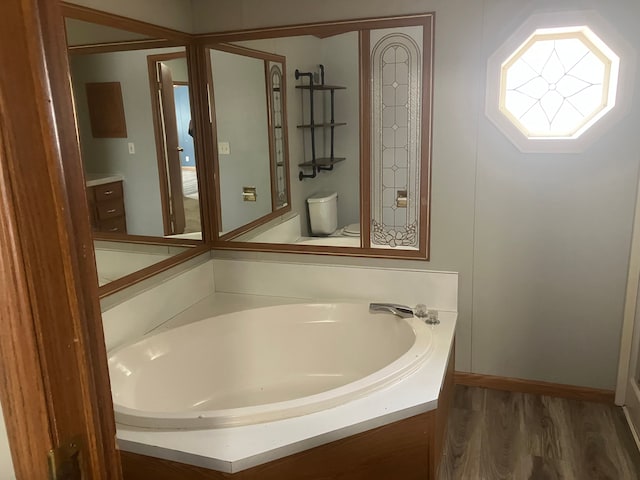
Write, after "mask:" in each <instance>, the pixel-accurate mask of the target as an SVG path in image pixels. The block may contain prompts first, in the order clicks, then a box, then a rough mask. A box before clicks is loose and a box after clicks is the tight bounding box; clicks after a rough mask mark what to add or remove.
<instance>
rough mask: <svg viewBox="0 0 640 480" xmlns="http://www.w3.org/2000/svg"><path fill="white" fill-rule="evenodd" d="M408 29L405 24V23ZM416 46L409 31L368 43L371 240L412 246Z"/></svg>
mask: <svg viewBox="0 0 640 480" xmlns="http://www.w3.org/2000/svg"><path fill="white" fill-rule="evenodd" d="M407 30H410V29H407ZM422 68H423V67H422V51H421V48H420V46H419V45H418V43H417V42H416V40H415V39H414V38H412V36H410V35H409V34H405V33H397V30H396V32H394V33H390V34H387V35H384V36H382V38H380V39H379V40H378V41H377V42H375V43H373V48H372V49H371V72H372V90H371V95H372V102H371V109H372V112H371V113H372V120H373V122H372V139H371V143H372V149H371V151H372V152H373V158H372V197H371V246H372V247H374V248H376V247H379V248H384V247H387V248H388V247H397V246H398V247H399V246H402V247H405V248H406V247H409V248H414V247H415V248H418V231H419V227H420V225H419V211H420V210H419V209H420V205H419V199H420V178H421V176H420V154H421V152H420V146H421V143H422V142H421V138H420V136H421V105H422Z"/></svg>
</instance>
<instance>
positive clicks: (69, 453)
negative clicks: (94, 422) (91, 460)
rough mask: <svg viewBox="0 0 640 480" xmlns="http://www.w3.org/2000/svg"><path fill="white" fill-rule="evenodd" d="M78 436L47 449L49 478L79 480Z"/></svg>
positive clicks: (53, 479) (80, 474) (79, 441)
mask: <svg viewBox="0 0 640 480" xmlns="http://www.w3.org/2000/svg"><path fill="white" fill-rule="evenodd" d="M80 446H81V439H80V437H74V438H72V439H71V440H68V441H66V442H64V443H63V444H62V445H60V446H59V447H57V448H54V449H53V450H50V451H49V480H81V479H82V469H81V467H80Z"/></svg>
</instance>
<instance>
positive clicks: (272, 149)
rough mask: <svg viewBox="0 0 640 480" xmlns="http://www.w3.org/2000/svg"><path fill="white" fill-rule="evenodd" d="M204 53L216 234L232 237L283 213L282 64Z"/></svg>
mask: <svg viewBox="0 0 640 480" xmlns="http://www.w3.org/2000/svg"><path fill="white" fill-rule="evenodd" d="M270 57H273V56H272V55H271V56H269V55H262V53H261V52H258V51H255V50H251V51H249V50H247V49H240V48H233V47H225V46H216V47H215V48H212V49H210V51H209V59H210V63H211V68H210V73H211V76H210V83H211V84H212V85H213V92H214V94H213V98H212V100H213V110H214V111H215V125H216V132H215V133H216V138H217V140H216V141H217V150H218V155H217V158H218V161H217V165H216V166H217V175H216V177H217V178H218V179H219V180H220V181H219V182H218V183H217V190H218V191H217V194H218V200H219V201H218V205H219V214H218V235H219V237H225V236H228V237H233V236H236V235H237V234H240V233H242V232H243V231H244V230H246V229H248V228H251V227H253V226H254V224H255V223H256V222H260V220H261V219H265V218H268V217H270V216H273V215H274V213H276V214H278V213H284V212H286V211H287V210H288V207H289V199H288V188H287V186H288V183H289V178H288V153H287V138H286V137H287V134H286V117H285V115H286V106H285V105H286V104H285V100H284V98H283V97H282V94H281V91H282V88H283V86H284V85H285V81H284V76H283V75H284V72H285V64H284V59H282V61H280V59H278V61H274V60H271V59H270Z"/></svg>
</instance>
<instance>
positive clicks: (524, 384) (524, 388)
mask: <svg viewBox="0 0 640 480" xmlns="http://www.w3.org/2000/svg"><path fill="white" fill-rule="evenodd" d="M454 378H455V383H456V384H457V385H467V386H470V387H481V388H491V389H494V390H505V391H508V392H520V393H532V394H535V395H548V396H550V397H561V398H570V399H573V400H584V401H588V402H598V403H608V404H613V399H614V392H613V390H603V389H598V388H589V387H577V386H574V385H564V384H561V383H550V382H540V381H535V380H524V379H521V378H510V377H498V376H494V375H482V374H479V373H465V372H456V373H455V377H454Z"/></svg>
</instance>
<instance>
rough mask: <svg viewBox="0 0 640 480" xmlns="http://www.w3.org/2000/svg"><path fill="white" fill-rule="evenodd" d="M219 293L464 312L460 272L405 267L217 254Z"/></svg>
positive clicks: (216, 266) (217, 286) (217, 290)
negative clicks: (461, 309) (460, 303)
mask: <svg viewBox="0 0 640 480" xmlns="http://www.w3.org/2000/svg"><path fill="white" fill-rule="evenodd" d="M213 271H214V275H215V283H216V292H228V293H246V294H249V295H268V296H280V297H295V298H307V299H309V300H313V301H322V300H335V299H344V300H362V301H371V300H373V301H376V302H388V303H401V304H405V305H410V306H415V305H416V304H418V303H423V304H425V305H426V306H427V308H429V309H435V310H445V311H458V274H457V273H455V272H434V271H428V270H413V269H402V268H375V267H358V266H353V267H352V266H344V265H325V264H322V265H320V264H310V263H286V262H271V261H255V260H230V259H222V258H214V259H213Z"/></svg>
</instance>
